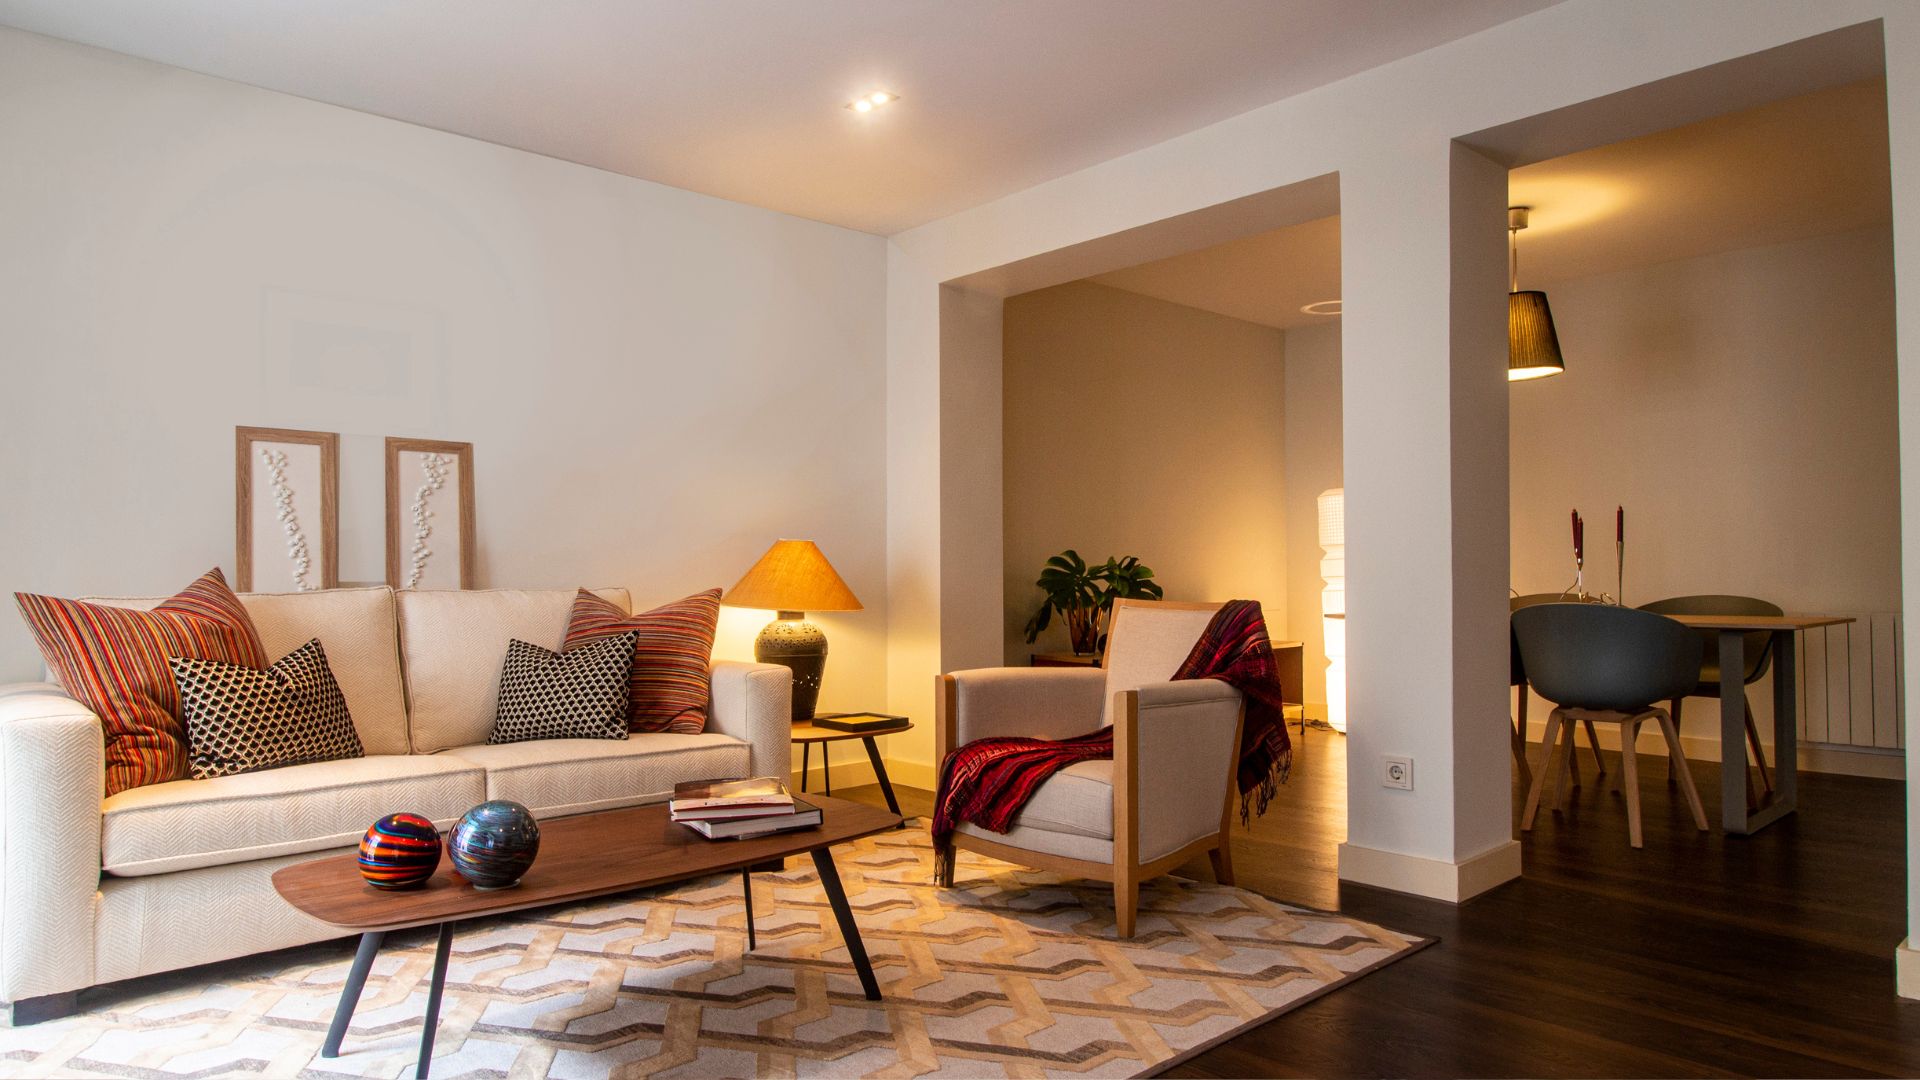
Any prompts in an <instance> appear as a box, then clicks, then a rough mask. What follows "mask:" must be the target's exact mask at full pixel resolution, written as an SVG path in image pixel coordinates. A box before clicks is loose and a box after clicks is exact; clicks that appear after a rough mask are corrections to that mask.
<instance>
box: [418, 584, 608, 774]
mask: <svg viewBox="0 0 1920 1080" xmlns="http://www.w3.org/2000/svg"><path fill="white" fill-rule="evenodd" d="M576 591H577V590H574V589H460V590H446V591H440V590H418V591H416V590H411V589H409V590H402V591H401V592H400V593H398V594H397V596H396V599H397V600H398V603H399V607H400V648H401V650H402V652H403V653H404V654H405V656H406V662H407V705H408V717H409V719H408V725H407V727H408V733H409V735H410V736H411V739H412V746H413V752H414V753H416V754H432V753H437V752H439V751H441V750H446V749H448V748H450V747H455V746H472V745H473V744H475V743H483V742H485V741H486V739H487V733H488V732H490V731H492V730H493V719H494V711H495V706H496V705H497V703H498V701H499V693H500V668H501V665H502V664H504V663H505V662H506V659H507V643H508V642H510V641H512V640H513V639H515V638H518V639H520V640H521V641H526V642H531V643H532V644H535V645H538V646H540V647H541V648H543V649H552V650H553V651H555V652H559V651H560V649H561V647H562V644H563V642H564V641H565V639H566V635H567V616H568V615H569V614H570V613H571V612H572V611H573V597H574V593H575V592H576ZM595 592H597V593H598V594H599V595H600V596H602V597H605V598H606V599H608V600H611V601H612V602H613V603H615V604H617V605H619V606H620V607H621V608H622V609H624V610H631V609H632V605H631V603H630V602H629V601H628V599H627V591H626V590H625V589H597V590H595Z"/></svg>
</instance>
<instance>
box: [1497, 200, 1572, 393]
mask: <svg viewBox="0 0 1920 1080" xmlns="http://www.w3.org/2000/svg"><path fill="white" fill-rule="evenodd" d="M1532 209H1533V208H1532V207H1530V206H1509V207H1507V259H1508V267H1509V269H1508V275H1509V277H1508V284H1507V288H1508V289H1509V290H1511V291H1509V292H1508V293H1507V381H1508V382H1521V381H1524V380H1526V379H1544V378H1546V377H1547V376H1549V375H1558V374H1560V373H1561V372H1563V371H1565V370H1567V362H1566V361H1565V360H1563V359H1561V357H1560V335H1558V334H1556V333H1554V332H1553V309H1551V308H1549V307H1547V294H1546V293H1543V292H1541V291H1540V290H1538V289H1527V290H1525V291H1522V290H1521V288H1520V230H1521V229H1524V228H1526V227H1527V214H1528V212H1529V211H1531V210H1532Z"/></svg>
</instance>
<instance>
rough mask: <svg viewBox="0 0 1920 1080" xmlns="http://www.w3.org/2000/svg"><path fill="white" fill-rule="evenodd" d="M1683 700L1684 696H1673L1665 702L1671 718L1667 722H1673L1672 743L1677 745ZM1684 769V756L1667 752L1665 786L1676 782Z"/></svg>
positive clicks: (1670, 785)
mask: <svg viewBox="0 0 1920 1080" xmlns="http://www.w3.org/2000/svg"><path fill="white" fill-rule="evenodd" d="M1684 700H1685V699H1684V698H1674V699H1673V700H1672V701H1669V702H1667V715H1668V716H1670V717H1672V720H1670V721H1669V722H1670V723H1671V724H1673V733H1674V739H1675V740H1676V741H1675V743H1674V745H1675V746H1678V745H1679V743H1678V741H1677V740H1678V739H1679V737H1680V703H1681V702H1682V701H1684ZM1662 730H1665V729H1662ZM1685 771H1686V758H1685V757H1684V756H1683V755H1680V754H1678V753H1669V754H1668V755H1667V786H1668V787H1672V786H1674V784H1676V783H1678V782H1679V777H1680V774H1681V773H1683V772H1685Z"/></svg>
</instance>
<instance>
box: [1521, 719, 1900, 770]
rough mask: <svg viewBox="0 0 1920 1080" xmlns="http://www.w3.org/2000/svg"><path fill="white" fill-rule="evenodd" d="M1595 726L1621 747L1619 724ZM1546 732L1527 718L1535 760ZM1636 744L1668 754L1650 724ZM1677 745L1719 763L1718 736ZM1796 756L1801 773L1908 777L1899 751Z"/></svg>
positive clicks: (1808, 747) (1691, 757) (1824, 748)
mask: <svg viewBox="0 0 1920 1080" xmlns="http://www.w3.org/2000/svg"><path fill="white" fill-rule="evenodd" d="M1687 715H1688V716H1692V715H1693V714H1692V713H1688V714H1687ZM1713 721H1714V723H1715V724H1716V725H1717V724H1719V722H1720V714H1719V713H1718V712H1715V713H1714V714H1713ZM1594 727H1595V730H1596V731H1598V732H1599V734H1600V746H1601V747H1602V748H1603V749H1607V750H1619V749H1620V725H1618V724H1596V725H1595V726H1594ZM1546 733H1547V722H1546V721H1545V720H1544V719H1542V720H1533V719H1531V718H1529V720H1528V723H1527V745H1528V747H1529V748H1530V749H1531V750H1532V751H1533V757H1534V758H1535V759H1536V760H1538V759H1539V757H1540V756H1541V749H1540V740H1541V739H1543V738H1545V737H1546ZM1580 745H1581V746H1582V747H1585V746H1586V745H1587V738H1586V736H1585V735H1584V734H1582V735H1581V736H1580ZM1635 745H1636V746H1637V747H1638V748H1639V750H1640V753H1641V754H1653V755H1658V756H1660V757H1665V756H1666V753H1667V742H1666V740H1665V739H1663V738H1662V737H1661V736H1660V729H1659V728H1658V727H1657V726H1655V725H1653V724H1647V725H1644V726H1642V727H1641V729H1640V740H1639V741H1638V742H1637V743H1635ZM1762 745H1764V746H1766V748H1767V760H1768V761H1772V760H1773V746H1772V744H1769V743H1763V744H1762ZM1680 748H1681V749H1682V750H1685V751H1686V752H1687V760H1688V761H1711V762H1713V763H1715V764H1718V763H1719V761H1720V740H1719V739H1703V738H1700V737H1699V736H1697V735H1687V734H1684V733H1683V734H1682V735H1681V736H1680ZM1583 752H1584V751H1583ZM1798 757H1799V761H1800V771H1801V772H1817V773H1834V774H1836V775H1839V776H1867V777H1873V778H1876V779H1880V780H1904V779H1906V777H1907V759H1906V755H1905V753H1904V752H1903V751H1898V750H1892V751H1889V750H1877V749H1873V748H1869V747H1862V748H1861V749H1858V750H1843V749H1840V748H1837V747H1834V746H1829V745H1825V744H1817V743H1816V744H1809V743H1801V744H1800V748H1799V754H1798Z"/></svg>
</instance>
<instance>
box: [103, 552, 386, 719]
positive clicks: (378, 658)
mask: <svg viewBox="0 0 1920 1080" xmlns="http://www.w3.org/2000/svg"><path fill="white" fill-rule="evenodd" d="M86 599H87V602H88V603H94V604H111V605H113V606H115V607H125V608H151V607H153V606H154V605H156V604H158V603H160V602H161V601H162V600H165V599H166V597H164V596H102V597H87V598H86ZM240 602H241V603H242V604H244V605H246V609H247V615H248V617H249V618H251V619H253V626H254V629H255V630H257V631H259V633H260V644H261V645H262V646H264V647H265V648H266V650H267V659H268V660H278V659H280V658H281V657H283V656H285V655H287V654H288V653H290V652H292V651H293V650H295V649H297V648H299V647H300V646H302V645H305V644H306V643H307V642H309V641H311V640H313V639H314V638H319V639H320V647H321V648H323V649H325V650H326V652H327V667H328V668H330V669H332V671H333V678H334V681H335V682H337V683H339V684H340V693H341V694H342V695H344V696H345V697H346V699H347V711H348V712H350V713H352V714H353V727H354V730H355V731H356V732H358V733H359V735H360V745H361V746H362V747H364V748H365V749H366V752H367V753H368V754H369V755H373V754H404V753H406V752H407V745H408V744H407V698H406V691H405V689H404V688H403V687H402V685H401V682H400V642H399V637H398V635H397V632H396V630H395V615H394V604H393V590H392V589H389V588H387V587H386V586H385V585H379V586H374V587H372V588H364V589H326V590H323V591H320V592H306V593H241V594H240Z"/></svg>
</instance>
